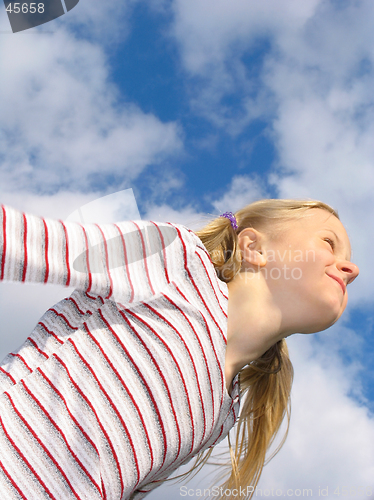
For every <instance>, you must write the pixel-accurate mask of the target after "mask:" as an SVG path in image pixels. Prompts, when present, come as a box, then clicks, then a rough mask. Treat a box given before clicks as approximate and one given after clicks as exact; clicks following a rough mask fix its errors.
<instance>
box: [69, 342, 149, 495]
mask: <svg viewBox="0 0 374 500" xmlns="http://www.w3.org/2000/svg"><path fill="white" fill-rule="evenodd" d="M68 342H70V343H71V344H72V346H73V347H74V349H75V351H76V353H77V354H78V356H79V357H80V359H81V361H82V362H83V363H84V364H85V365H86V367H87V368H88V370H89V371H90V372H91V374H92V376H93V377H94V379H95V381H96V383H97V385H98V386H99V387H100V390H101V392H102V393H103V394H104V395H105V397H106V398H107V400H108V401H109V403H110V405H111V407H112V408H113V410H114V411H115V412H116V414H117V416H118V418H119V419H120V421H121V422H123V419H122V417H121V415H120V414H119V412H118V410H117V408H116V406H115V405H114V403H113V401H112V400H111V398H110V397H109V394H108V393H107V392H106V391H105V389H104V387H103V386H102V384H101V383H100V381H99V379H98V378H97V377H96V374H95V372H94V371H93V370H92V368H91V367H90V365H89V364H88V363H87V361H86V360H85V359H84V358H83V356H82V355H81V353H80V352H79V351H78V348H77V346H76V345H75V343H74V341H73V340H72V339H69V340H68ZM95 414H96V412H95ZM123 426H124V428H125V430H126V433H127V427H126V425H125V423H124V422H123ZM108 440H109V436H108ZM129 440H130V444H131V447H133V443H132V441H131V438H130V437H129ZM109 443H110V441H109ZM111 449H112V453H113V457H114V460H115V462H116V465H117V469H118V473H119V476H120V482H121V497H122V495H123V490H124V484H123V477H122V471H121V467H120V465H119V461H118V457H117V453H116V451H115V449H114V448H113V446H111ZM135 464H136V470H137V476H138V478H137V482H138V481H139V468H138V463H137V461H136V460H135Z"/></svg>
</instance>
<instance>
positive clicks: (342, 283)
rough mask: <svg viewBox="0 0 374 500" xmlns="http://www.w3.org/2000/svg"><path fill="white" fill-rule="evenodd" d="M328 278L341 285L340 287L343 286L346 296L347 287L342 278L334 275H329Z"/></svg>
mask: <svg viewBox="0 0 374 500" xmlns="http://www.w3.org/2000/svg"><path fill="white" fill-rule="evenodd" d="M327 276H329V277H330V278H332V279H333V280H335V281H337V282H338V283H339V285H340V286H341V289H342V290H343V294H345V289H346V286H345V283H344V281H343V280H342V279H341V278H338V277H337V276H333V275H332V274H328V275H327Z"/></svg>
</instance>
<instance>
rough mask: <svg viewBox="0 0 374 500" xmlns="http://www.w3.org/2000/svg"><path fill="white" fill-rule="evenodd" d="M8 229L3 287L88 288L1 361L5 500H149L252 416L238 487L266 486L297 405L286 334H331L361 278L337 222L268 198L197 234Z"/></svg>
mask: <svg viewBox="0 0 374 500" xmlns="http://www.w3.org/2000/svg"><path fill="white" fill-rule="evenodd" d="M0 227H2V245H1V248H2V254H1V276H0V277H1V279H3V280H8V281H21V282H28V281H29V282H30V281H32V282H43V283H60V284H65V285H70V286H74V287H75V288H76V290H75V291H74V293H73V294H72V295H71V296H70V297H69V298H67V299H65V300H63V301H61V302H59V303H58V304H56V305H55V306H54V307H53V308H51V309H50V310H49V311H47V313H46V314H45V315H44V316H43V317H42V318H41V320H40V322H39V323H38V325H37V326H36V327H35V329H34V331H33V332H32V334H31V335H30V337H29V338H28V339H27V340H26V342H25V343H24V345H23V346H22V347H21V349H19V351H18V352H16V353H11V354H9V355H8V356H7V357H6V358H5V360H4V362H3V364H2V366H1V370H0V372H1V384H2V385H1V391H0V394H1V396H0V473H1V475H0V492H1V493H3V496H4V497H5V498H9V499H13V498H27V499H33V498H35V499H38V500H39V499H40V498H56V499H61V498H64V499H65V498H66V499H68V498H77V499H86V498H87V499H90V500H94V499H100V498H106V499H108V500H109V499H111V500H112V499H118V500H119V499H136V500H139V499H141V498H143V497H144V496H145V495H146V494H147V493H148V492H149V491H151V490H152V489H153V488H155V487H156V486H158V485H159V484H160V483H161V482H162V481H163V480H165V479H166V478H167V477H168V476H169V475H170V474H171V473H172V472H173V471H174V470H175V469H176V468H177V467H179V466H180V465H181V464H183V463H186V462H188V461H189V460H190V459H191V458H192V457H193V456H196V455H197V458H198V463H201V462H204V460H206V458H207V456H208V455H209V451H208V453H204V452H206V450H208V449H209V448H212V447H213V446H215V445H216V444H217V443H218V442H220V441H221V440H222V439H223V438H224V437H225V436H226V435H227V434H228V432H229V430H230V429H231V428H232V427H233V425H234V424H235V422H236V420H237V419H238V415H239V407H240V406H241V413H240V417H239V422H238V434H237V442H236V446H235V450H234V458H233V460H232V462H233V463H232V474H231V477H230V478H229V480H228V481H227V483H226V486H227V487H228V488H235V487H239V486H243V487H246V486H247V485H252V486H253V487H254V486H255V485H256V484H257V481H258V479H259V476H260V474H261V470H262V467H263V463H264V459H265V453H266V450H267V449H268V447H269V445H270V444H271V442H272V440H273V438H274V437H275V435H276V433H277V431H278V429H279V427H280V424H281V422H282V420H283V418H284V416H285V414H286V413H287V410H288V402H289V394H290V388H291V381H292V366H291V364H290V361H289V359H288V353H287V347H286V343H285V340H284V338H285V337H287V336H289V335H291V334H292V333H312V332H316V331H321V330H323V329H325V328H328V327H329V326H330V325H332V324H333V323H334V322H335V321H336V320H337V319H338V318H339V317H340V315H341V314H342V312H343V310H344V308H345V306H346V303H347V293H346V285H347V284H348V283H350V282H352V281H353V280H354V279H355V277H356V276H357V275H358V268H357V266H355V265H354V264H352V263H351V262H350V246H349V239H348V236H347V234H346V232H345V230H344V227H343V225H342V224H341V222H340V221H339V219H338V217H337V214H336V212H334V211H333V209H331V208H330V207H329V206H327V205H325V204H323V203H320V202H311V201H293V200H262V201H260V202H256V203H253V204H251V205H248V206H247V207H245V208H243V209H242V210H240V211H238V212H237V213H236V214H235V216H234V215H233V214H230V213H225V214H223V215H222V216H220V217H219V218H217V219H215V220H214V221H212V222H211V223H210V224H208V226H206V227H205V228H203V229H202V230H201V231H199V232H197V235H195V234H194V233H193V232H192V231H190V230H188V229H187V228H185V227H183V226H179V225H173V224H170V223H165V224H159V223H154V222H144V221H137V222H122V223H119V224H111V225H105V226H98V225H87V226H80V225H79V224H73V223H65V224H64V223H62V222H57V221H50V220H44V219H41V218H38V217H34V216H31V215H26V214H21V213H20V212H17V211H15V210H13V209H10V208H9V207H3V208H2V221H1V226H0ZM239 376H240V383H239ZM239 396H240V397H241V399H242V403H241V404H240V397H239ZM196 466H197V465H196Z"/></svg>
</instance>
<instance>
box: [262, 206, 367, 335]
mask: <svg viewBox="0 0 374 500" xmlns="http://www.w3.org/2000/svg"><path fill="white" fill-rule="evenodd" d="M264 245H265V248H264V249H262V251H263V254H265V255H264V256H265V257H266V264H265V265H264V266H263V267H262V268H261V272H262V273H264V276H265V278H266V280H267V284H268V287H269V290H270V291H271V293H272V296H273V298H274V300H275V301H276V302H277V304H278V305H279V306H280V307H281V310H282V315H283V317H284V327H285V329H286V330H287V329H288V328H289V329H290V330H292V329H295V328H296V330H295V331H298V332H299V333H313V332H317V331H321V330H324V329H326V328H328V327H329V326H331V325H332V324H333V323H335V321H337V320H338V319H339V318H340V316H341V315H342V313H343V311H344V309H345V307H346V305H347V300H348V295H347V290H346V287H347V285H348V284H349V283H352V281H353V280H354V279H355V278H356V277H357V275H358V273H359V270H358V267H357V266H356V265H355V264H353V263H352V262H351V261H350V259H351V247H350V243H349V238H348V235H347V233H346V231H345V229H344V227H343V225H342V223H341V222H340V220H339V219H337V218H336V217H335V216H334V215H332V214H330V213H329V212H327V211H326V210H323V209H310V210H308V211H307V212H306V213H305V215H304V216H303V217H301V218H300V219H296V220H293V221H292V222H290V223H288V224H286V225H285V228H284V230H281V231H280V233H279V234H277V236H276V237H275V238H273V239H265V243H264Z"/></svg>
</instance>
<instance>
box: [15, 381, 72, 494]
mask: <svg viewBox="0 0 374 500" xmlns="http://www.w3.org/2000/svg"><path fill="white" fill-rule="evenodd" d="M21 384H22V385H23V387H24V388H25V390H26V392H27V393H28V394H29V396H31V397H32V399H33V400H34V401H35V402H36V403H37V405H38V406H39V408H41V409H42V410H43V411H44V413H45V414H46V415H47V417H48V416H49V415H48V413H47V412H46V410H45V409H44V407H43V405H42V404H41V403H40V401H39V400H38V399H37V398H36V397H35V396H34V395H33V394H32V393H31V391H30V390H29V388H28V387H27V386H26V384H25V381H24V380H21ZM5 394H6V395H7V396H8V398H9V400H10V402H11V404H12V406H13V409H14V411H15V412H16V413H17V415H18V417H19V418H20V419H21V420H22V422H23V424H24V425H25V426H26V427H27V429H28V430H29V432H31V434H32V435H33V436H34V438H35V439H36V440H37V441H38V443H39V445H40V447H41V448H43V450H44V452H45V453H46V454H47V455H48V457H49V458H50V459H51V460H52V462H53V463H54V465H55V467H56V468H57V469H58V470H59V471H60V473H61V475H62V476H63V477H64V479H65V481H66V482H67V484H68V485H69V488H70V489H71V491H72V492H73V493H74V495H75V497H76V498H77V500H80V499H79V497H78V496H77V493H76V491H75V489H74V487H73V485H72V484H71V483H70V481H69V479H68V478H67V476H66V474H65V472H64V471H63V470H62V469H61V467H60V466H59V464H58V462H57V460H56V459H55V458H54V457H53V455H52V454H51V452H50V451H49V450H48V448H47V447H46V446H45V445H44V444H43V443H42V441H41V440H40V438H39V437H38V435H37V434H36V432H35V431H34V429H33V428H32V427H31V426H30V424H29V423H28V422H27V421H26V420H25V419H24V418H23V416H22V414H21V413H20V412H19V410H17V408H16V406H15V404H14V402H13V400H12V398H11V396H10V395H9V394H8V393H5ZM50 420H51V419H50Z"/></svg>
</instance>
